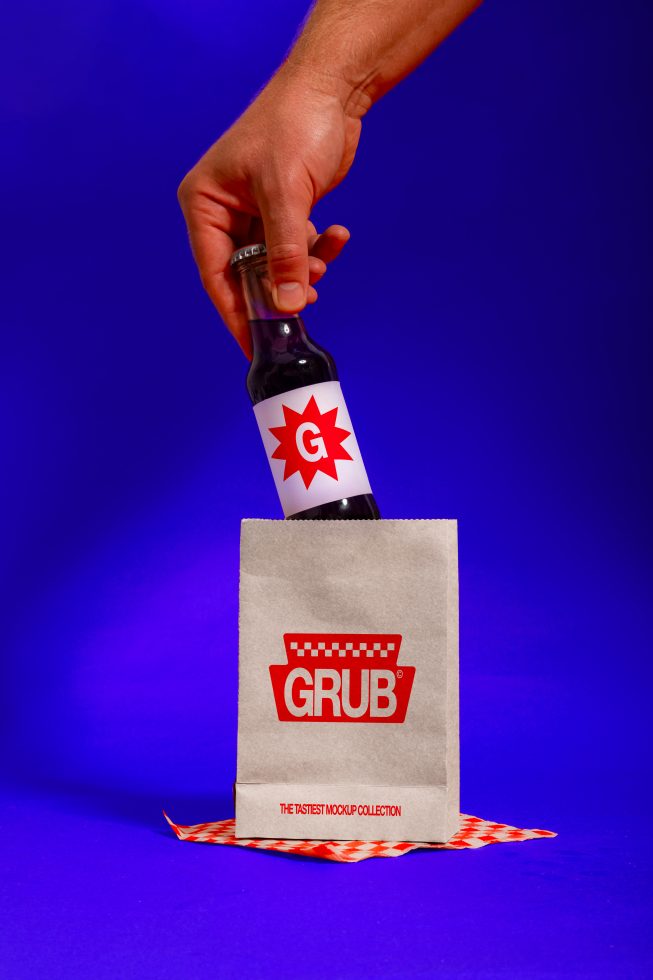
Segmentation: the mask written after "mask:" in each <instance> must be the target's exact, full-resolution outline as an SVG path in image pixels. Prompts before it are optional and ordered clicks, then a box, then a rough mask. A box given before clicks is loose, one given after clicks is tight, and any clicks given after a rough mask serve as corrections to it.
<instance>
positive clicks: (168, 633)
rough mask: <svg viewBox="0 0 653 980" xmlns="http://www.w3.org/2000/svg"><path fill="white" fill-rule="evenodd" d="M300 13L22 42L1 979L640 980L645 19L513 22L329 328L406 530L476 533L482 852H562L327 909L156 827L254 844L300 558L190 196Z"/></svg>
mask: <svg viewBox="0 0 653 980" xmlns="http://www.w3.org/2000/svg"><path fill="white" fill-rule="evenodd" d="M304 11H305V4H304V3H302V2H297V0H292V2H290V0H289V2H286V3H284V4H273V5H269V4H266V3H262V2H260V0H250V2H249V3H248V4H247V5H246V6H245V7H243V6H242V5H238V4H234V3H227V2H221V0H211V2H209V0H186V2H184V3H182V2H181V0H134V2H131V3H128V2H126V0H122V2H121V0H114V2H111V0H85V2H82V0H67V2H64V3H58V4H54V3H40V4H39V3H33V2H27V3H24V4H21V5H20V6H18V5H14V7H13V9H12V10H11V11H10V12H9V17H8V21H9V22H8V23H7V24H6V25H5V27H4V28H3V30H2V32H1V33H2V36H3V42H2V43H3V45H4V46H5V48H6V50H5V52H4V54H3V56H2V58H1V59H0V64H1V68H0V71H1V72H2V78H1V79H0V101H1V104H2V114H3V122H2V130H3V133H4V134H5V135H6V137H7V149H6V150H5V152H4V153H3V154H2V158H1V160H0V174H1V180H2V202H3V203H2V215H3V222H2V223H3V230H4V235H3V239H4V242H3V254H2V276H3V279H4V285H3V288H2V300H3V304H2V305H3V308H4V313H3V318H2V364H1V372H2V375H1V379H2V380H1V387H0V398H1V400H2V413H1V419H2V432H1V438H2V445H1V459H2V470H3V478H2V488H1V493H2V504H1V507H0V521H1V529H2V542H1V547H0V553H1V560H2V565H3V585H2V603H1V605H2V624H1V628H2V648H3V661H2V671H3V673H2V677H1V681H2V683H1V692H2V701H3V703H2V715H1V718H2V739H3V742H2V744H3V753H2V756H3V763H4V764H5V770H6V771H5V779H4V784H3V785H4V790H3V797H2V802H1V810H0V827H1V830H2V840H3V847H4V848H5V849H6V854H5V856H4V857H3V859H2V866H3V874H2V877H3V879H4V881H3V884H2V888H3V889H4V890H5V900H6V901H7V903H8V906H9V919H8V920H6V925H7V928H3V935H2V939H0V948H1V949H2V955H3V957H4V961H5V963H7V964H8V966H7V975H9V976H11V977H12V978H14V980H15V978H23V977H33V976H35V975H39V974H41V975H46V976H51V977H55V976H56V977H59V976H61V977H68V976H76V975H80V976H81V975H86V976H89V975H93V976H94V977H95V978H103V977H112V978H113V977H115V976H116V975H118V976H122V977H127V976H139V977H150V976H151V977H180V978H181V977H183V978H186V977H202V978H203V977H215V976H216V975H223V976H231V975H236V974H238V975H240V976H242V975H246V976H249V975H251V976H254V975H258V976H260V975H268V974H270V975H272V974H274V973H277V974H278V973H282V974H283V973H292V974H294V975H296V976H311V977H312V976H316V977H319V976H334V975H336V976H339V977H350V976H351V977H354V976H361V975H366V976H383V977H395V976H397V977H399V976H408V975H419V976H427V975H433V974H436V973H440V974H444V975H457V976H460V975H465V976H476V975H478V976H517V975H519V976H543V975H547V976H551V975H566V976H567V975H592V976H598V975H605V976H610V977H614V976H623V975H630V976H633V975H645V974H646V972H647V971H648V970H650V969H651V968H652V967H653V964H651V962H650V947H649V944H648V940H647V929H648V926H649V924H650V888H649V885H648V882H647V876H648V875H650V871H651V856H650V844H649V842H650V831H649V829H648V816H647V807H648V805H649V800H648V798H649V796H650V790H649V779H650V752H649V747H648V744H647V743H648V735H649V728H650V723H649V717H650V707H649V702H650V683H651V679H652V670H651V660H650V646H649V645H648V643H647V636H648V616H649V608H650V606H649V605H648V604H647V599H648V597H649V596H650V585H651V564H650V551H651V544H652V535H651V529H652V525H651V519H650V511H651V500H652V499H653V488H652V486H651V484H652V479H651V476H652V474H651V444H650V428H649V422H650V400H649V395H650V376H651V340H650V331H651V323H650V310H651V237H650V220H651V207H650V204H651V179H650V174H651V163H652V160H651V137H650V118H651V105H650V100H649V97H648V93H649V92H650V91H651V90H653V88H652V86H651V81H652V80H651V60H650V50H649V44H650V40H649V39H650V36H651V30H652V28H653V13H652V10H651V7H650V5H649V4H647V3H646V2H644V0H642V2H632V3H630V4H628V5H622V7H621V8H619V7H617V8H615V6H614V4H610V3H608V2H607V0H597V2H595V3H592V4H588V3H583V2H580V0H573V2H563V0H553V2H552V3H548V4H536V5H531V4H524V3H520V2H516V0H506V2H504V3H494V4H488V5H486V6H485V7H483V8H482V9H481V10H480V11H479V12H477V13H476V14H475V15H474V16H473V17H472V18H471V20H469V21H468V23H467V24H466V25H464V26H463V27H462V28H461V29H460V30H459V31H458V32H457V33H456V34H455V36H454V37H452V38H451V39H450V40H449V41H448V42H447V43H446V44H445V45H444V46H443V47H442V48H441V50H440V51H439V52H438V53H437V54H436V55H435V56H434V57H432V58H431V59H430V60H429V61H428V62H427V63H426V64H425V65H424V66H422V67H421V68H420V69H419V70H418V71H416V72H415V73H414V74H413V75H412V76H411V77H410V78H409V79H407V80H406V81H405V82H404V83H403V84H402V85H401V86H400V87H399V88H398V89H396V90H395V91H394V92H392V93H391V94H390V95H388V96H387V97H386V98H385V99H384V100H383V101H382V102H381V103H380V104H379V105H378V106H377V107H375V108H374V110H373V111H372V112H371V113H370V114H369V116H368V117H367V118H366V119H365V121H364V127H363V137H362V143H361V147H360V150H359V153H358V157H357V160H356V163H355V165H354V168H353V170H352V172H351V174H350V176H349V177H348V179H347V180H346V181H345V183H344V185H342V186H341V187H340V188H338V189H337V190H336V191H335V192H333V193H332V194H331V195H330V196H329V197H328V198H327V199H326V200H325V201H324V202H322V203H321V204H320V205H319V207H318V209H317V220H318V222H319V223H320V224H321V225H325V224H327V223H330V222H332V221H338V222H342V223H344V224H347V225H348V226H349V227H350V228H351V230H352V239H351V243H350V245H349V247H348V249H347V250H346V253H345V254H344V255H343V257H342V258H341V259H340V260H339V261H338V263H337V264H336V265H334V267H333V269H332V271H331V272H330V273H329V275H328V277H327V279H326V280H325V282H324V285H323V287H322V289H321V295H320V300H319V303H318V305H317V306H316V307H315V308H313V309H311V310H310V311H309V313H308V314H307V317H306V320H307V323H308V326H309V329H310V330H311V332H312V333H313V335H314V336H315V338H316V339H317V340H318V341H319V342H321V343H323V344H324V345H325V346H326V347H327V348H328V349H329V350H330V351H332V353H333V354H334V355H335V357H336V359H337V362H338V365H339V369H340V374H341V378H342V381H343V386H344V388H345V392H346V396H347V399H348V402H349V408H350V411H351V414H352V417H353V419H354V423H355V425H356V430H357V435H358V438H359V441H360V443H361V445H362V449H363V453H364V456H365V459H366V464H367V469H368V472H369V474H370V477H371V480H372V484H373V487H374V490H375V493H376V496H377V499H378V501H379V503H380V506H381V508H382V511H383V513H384V515H385V516H388V517H445V516H446V517H457V518H458V519H459V521H460V562H461V685H462V687H461V699H462V781H463V782H462V787H463V788H462V805H463V810H465V811H466V812H468V813H475V814H478V815H481V816H485V817H489V818H492V819H496V820H500V821H506V822H509V823H514V824H517V825H520V826H527V827H531V826H536V827H537V826H539V827H546V828H549V829H553V830H556V831H558V832H559V837H558V838H557V839H556V840H554V841H541V842H535V843H529V844H520V845H517V844H515V845H510V846H508V845H506V846H501V847H495V848H486V849H484V850H482V851H478V852H465V853H442V854H437V853H422V854H419V853H418V854H415V855H412V856H408V857H405V858H402V859H400V860H397V861H386V862H383V861H372V862H369V863H366V864H363V865H360V866H358V867H346V866H345V867H331V866H325V865H323V864H318V863H310V862H307V861H301V860H293V859H288V858H283V857H277V856H274V855H265V854H257V853H250V852H240V851H237V850H232V849H226V848H224V849H223V848H206V847H205V848H201V847H197V846H195V847H193V846H191V845H181V844H178V843H177V842H176V841H175V840H174V838H172V836H171V834H170V833H168V832H167V830H166V828H165V827H164V825H163V824H162V818H161V816H160V808H161V806H166V808H167V809H168V810H169V811H170V812H171V814H172V816H173V817H174V818H176V819H177V820H179V821H181V822H198V821H202V820H211V819H219V818H221V817H224V816H229V815H230V814H231V812H232V809H231V807H232V804H231V783H232V780H233V778H234V772H235V726H236V716H235V699H236V644H237V573H238V534H239V520H240V518H241V517H243V516H264V517H277V516H280V510H279V506H278V503H277V499H276V495H275V490H274V486H273V483H272V479H271V477H270V475H269V473H268V469H267V462H266V460H265V455H264V453H263V449H262V447H261V445H260V440H259V436H258V432H257V429H256V425H255V422H254V418H253V414H252V411H251V408H250V406H249V402H248V398H247V395H246V392H245V387H244V376H245V372H246V362H245V361H244V359H243V358H242V355H241V354H240V352H239V350H238V349H237V347H236V345H235V343H234V342H233V341H232V340H231V338H230V337H229V335H228V334H227V332H226V330H225V329H224V328H223V327H222V326H221V324H220V322H219V320H218V318H217V316H216V314H215V313H214V311H213V309H212V307H211V306H210V303H209V301H208V300H207V299H206V297H205V296H204V294H203V293H202V290H201V288H200V284H199V281H198V278H197V274H196V271H195V268H194V266H193V263H192V259H191V256H190V252H189V249H188V247H187V242H186V235H185V230H184V226H183V222H182V218H181V214H180V212H179V210H178V207H177V203H176V199H175V191H176V186H177V184H178V182H179V180H180V179H181V177H182V176H183V175H184V173H185V171H186V170H187V169H188V168H189V167H190V166H191V165H192V164H193V163H194V162H195V160H196V158H197V157H198V156H199V155H200V154H201V153H202V152H203V151H204V149H205V148H206V147H207V146H208V145H209V144H210V143H211V142H213V140H214V139H215V138H216V137H217V136H218V135H219V134H220V132H221V131H222V130H223V129H224V128H226V127H227V125H228V124H229V123H230V122H231V121H232V120H233V119H234V117H235V116H236V115H237V114H238V113H239V112H240V111H241V110H242V108H243V107H244V106H245V105H246V103H247V101H248V100H249V99H251V98H252V97H253V95H254V94H255V92H256V91H257V89H258V88H259V87H260V86H261V85H262V84H263V83H264V82H265V80H266V78H267V77H268V76H269V74H270V73H271V72H272V70H273V69H274V67H275V66H276V65H277V64H278V62H279V60H280V59H281V58H282V56H283V54H284V52H285V50H286V48H287V46H288V45H289V43H290V40H291V38H292V36H293V33H294V31H295V29H296V26H297V24H298V23H299V21H300V19H301V17H302V16H303V13H304ZM647 964H648V965H647Z"/></svg>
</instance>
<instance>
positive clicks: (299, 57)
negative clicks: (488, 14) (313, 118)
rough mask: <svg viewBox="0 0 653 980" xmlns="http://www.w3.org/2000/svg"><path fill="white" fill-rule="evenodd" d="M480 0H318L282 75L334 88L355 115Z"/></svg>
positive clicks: (454, 25)
mask: <svg viewBox="0 0 653 980" xmlns="http://www.w3.org/2000/svg"><path fill="white" fill-rule="evenodd" d="M480 3H481V0H317V2H316V3H315V5H314V7H313V9H312V10H311V12H310V14H309V16H308V18H307V21H306V23H305V25H304V29H303V30H302V32H301V34H300V36H299V38H298V39H297V42H296V43H295V45H294V47H293V49H292V51H291V52H290V54H289V56H288V58H287V60H286V62H285V64H284V66H283V67H282V69H281V72H282V73H288V74H292V73H293V72H300V73H303V72H304V71H308V72H310V73H311V75H312V76H313V79H314V80H315V79H316V78H321V79H323V80H324V83H325V85H328V86H332V87H335V89H336V90H337V91H338V94H339V95H340V96H341V98H342V99H343V102H346V105H347V111H348V113H349V114H350V115H354V116H357V117H360V116H363V115H364V114H365V112H366V111H367V109H368V108H369V107H370V106H371V105H372V104H373V103H374V102H376V101H377V100H378V99H379V98H381V96H382V95H384V94H385V93H386V92H388V91H389V90H390V89H391V88H393V86H395V85H396V84H397V82H399V81H401V79H402V78H405V77H406V75H408V74H409V73H410V72H411V71H412V70H413V69H414V68H416V67H417V65H419V64H420V63H421V62H422V61H423V60H424V59H425V58H426V57H428V55H429V54H430V53H431V52H432V51H433V50H434V49H435V48H436V47H437V46H438V45H439V44H440V43H441V42H442V41H443V40H444V39H445V38H446V37H447V36H448V35H449V34H450V33H451V32H452V31H453V30H454V29H455V28H456V27H457V26H458V25H459V24H460V23H461V22H462V21H463V20H464V19H465V18H466V17H467V16H468V15H469V14H470V13H471V12H472V11H473V10H475V9H476V7H478V6H479V5H480Z"/></svg>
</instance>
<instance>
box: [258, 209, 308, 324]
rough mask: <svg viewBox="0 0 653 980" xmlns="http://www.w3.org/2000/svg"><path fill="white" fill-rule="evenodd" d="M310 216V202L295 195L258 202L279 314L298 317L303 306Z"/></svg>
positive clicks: (306, 284)
mask: <svg viewBox="0 0 653 980" xmlns="http://www.w3.org/2000/svg"><path fill="white" fill-rule="evenodd" d="M309 212H310V201H309V202H306V201H304V200H303V199H302V198H301V197H298V196H297V192H296V191H288V192H286V193H284V192H283V191H277V192H276V193H273V194H266V195H265V197H264V198H263V200H262V201H261V217H262V218H263V228H264V230H265V244H266V247H267V253H268V268H269V270H270V279H271V282H272V295H273V297H274V302H275V305H276V307H277V309H278V310H279V311H280V312H281V313H298V312H299V311H300V310H303V309H304V307H305V306H306V290H307V289H308V241H307V235H306V223H307V221H308V215H309Z"/></svg>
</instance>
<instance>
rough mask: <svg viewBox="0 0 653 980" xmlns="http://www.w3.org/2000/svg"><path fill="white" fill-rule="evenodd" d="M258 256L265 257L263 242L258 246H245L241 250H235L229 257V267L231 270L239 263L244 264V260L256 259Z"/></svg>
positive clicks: (265, 251)
mask: <svg viewBox="0 0 653 980" xmlns="http://www.w3.org/2000/svg"><path fill="white" fill-rule="evenodd" d="M259 255H267V249H266V247H265V243H264V242H260V243H259V244H258V245H245V246H244V247H243V248H239V249H237V250H236V251H235V252H234V254H233V255H232V256H231V261H230V262H229V265H230V266H231V268H232V269H233V268H234V266H237V265H238V264H239V263H240V262H244V261H245V260H246V259H254V258H257V257H258V256H259Z"/></svg>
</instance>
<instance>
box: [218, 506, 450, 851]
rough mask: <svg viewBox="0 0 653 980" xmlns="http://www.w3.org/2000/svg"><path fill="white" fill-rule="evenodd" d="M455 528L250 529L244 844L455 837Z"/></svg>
mask: <svg viewBox="0 0 653 980" xmlns="http://www.w3.org/2000/svg"><path fill="white" fill-rule="evenodd" d="M459 812H460V809H459V756H458V560H457V525H456V521H453V520H426V521H401V520H380V521H344V520H343V521H301V520H299V521H270V520H245V521H243V522H242V527H241V555H240V649H239V695H238V774H237V782H236V836H237V837H264V838H292V839H326V840H353V839H359V840H360V839H363V840H405V841H411V840H417V841H425V842H444V841H447V840H449V838H450V837H452V836H453V835H454V834H455V833H456V832H457V831H458V828H459Z"/></svg>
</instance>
